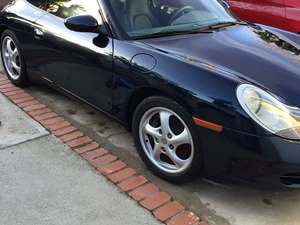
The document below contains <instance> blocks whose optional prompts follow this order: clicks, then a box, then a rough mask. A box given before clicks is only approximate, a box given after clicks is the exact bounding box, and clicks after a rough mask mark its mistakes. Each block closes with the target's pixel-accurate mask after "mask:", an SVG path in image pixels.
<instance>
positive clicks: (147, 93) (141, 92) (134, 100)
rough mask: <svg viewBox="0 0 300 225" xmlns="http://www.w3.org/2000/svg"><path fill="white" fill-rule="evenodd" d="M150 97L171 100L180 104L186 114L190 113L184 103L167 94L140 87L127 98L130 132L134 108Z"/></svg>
mask: <svg viewBox="0 0 300 225" xmlns="http://www.w3.org/2000/svg"><path fill="white" fill-rule="evenodd" d="M151 96H163V97H166V98H169V99H172V100H173V101H175V102H177V103H178V104H181V105H182V106H183V107H184V108H185V109H186V110H187V111H188V112H190V107H188V105H187V104H186V102H184V101H183V100H181V99H178V98H174V97H172V95H170V94H168V93H167V92H165V91H162V90H160V89H158V88H155V87H142V88H139V89H137V90H135V91H134V92H133V93H132V95H131V96H130V98H129V102H128V109H127V122H128V128H129V129H130V130H131V123H132V119H133V114H134V112H135V110H136V108H137V107H138V105H139V104H140V103H141V102H142V101H144V100H145V99H146V98H149V97H151Z"/></svg>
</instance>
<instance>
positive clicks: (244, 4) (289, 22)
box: [227, 0, 300, 34]
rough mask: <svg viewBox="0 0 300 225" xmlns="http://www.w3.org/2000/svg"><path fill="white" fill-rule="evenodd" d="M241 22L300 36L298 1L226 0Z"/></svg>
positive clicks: (299, 4) (299, 8) (299, 3)
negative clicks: (270, 27) (269, 27)
mask: <svg viewBox="0 0 300 225" xmlns="http://www.w3.org/2000/svg"><path fill="white" fill-rule="evenodd" d="M227 2H228V3H229V5H230V7H231V10H232V11H233V12H234V13H235V14H236V15H237V16H238V17H239V18H241V19H242V20H247V21H249V22H253V23H260V24H265V25H269V26H273V27H277V28H281V29H284V30H288V31H291V32H295V33H299V34H300V0H227Z"/></svg>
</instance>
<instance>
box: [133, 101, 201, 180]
mask: <svg viewBox="0 0 300 225" xmlns="http://www.w3.org/2000/svg"><path fill="white" fill-rule="evenodd" d="M154 107H164V108H167V109H169V110H172V111H174V112H175V113H176V114H177V115H178V116H179V117H180V118H181V119H182V120H183V121H184V122H185V123H186V125H187V126H188V128H189V130H190V133H191V136H192V138H193V143H194V158H193V161H192V163H191V165H190V166H189V167H188V169H186V170H185V171H183V172H182V173H178V174H171V173H166V172H165V171H162V170H160V169H159V168H158V167H157V166H155V165H154V164H153V163H152V162H151V160H150V159H149V158H148V156H147V155H146V153H145V152H144V149H143V147H142V144H141V140H140V135H139V132H140V131H139V127H140V121H141V118H142V117H143V115H144V113H146V112H147V111H148V110H149V109H151V108H154ZM132 131H133V137H134V141H135V144H136V148H137V151H138V153H139V155H140V157H141V158H142V160H143V161H144V162H145V164H146V165H147V166H148V167H149V168H150V169H151V170H152V171H153V172H154V173H156V174H157V175H159V176H160V177H162V178H163V179H166V180H168V181H171V182H173V183H182V182H186V181H188V180H190V179H192V178H194V177H196V176H197V175H200V174H201V170H202V164H203V163H202V161H203V154H202V151H201V143H200V138H199V135H197V133H196V128H195V125H194V123H193V122H192V116H191V115H190V114H189V113H188V112H187V111H186V110H185V108H184V107H182V106H181V105H179V104H178V103H177V102H175V101H173V100H171V99H169V98H166V97H161V96H154V97H149V98H147V99H145V100H144V101H142V102H141V103H140V104H139V106H138V107H137V109H136V110H135V113H134V116H133V121H132Z"/></svg>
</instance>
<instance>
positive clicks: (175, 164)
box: [132, 97, 202, 183]
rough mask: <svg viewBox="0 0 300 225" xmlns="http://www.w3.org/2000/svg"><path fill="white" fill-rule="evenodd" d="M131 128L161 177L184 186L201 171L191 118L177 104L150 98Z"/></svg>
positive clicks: (147, 160)
mask: <svg viewBox="0 0 300 225" xmlns="http://www.w3.org/2000/svg"><path fill="white" fill-rule="evenodd" d="M132 127H133V134H134V139H135V143H136V146H137V150H138V152H139V155H140V156H141V158H142V159H143V160H144V162H145V163H146V165H147V166H148V167H149V168H150V169H151V170H152V171H153V172H155V173H156V174H157V175H159V176H160V177H162V178H164V179H166V180H169V181H171V182H176V183H181V182H184V181H187V180H189V179H191V178H193V177H195V176H196V175H198V174H199V173H200V172H201V166H202V163H201V161H202V154H201V151H200V148H199V147H200V143H199V140H198V136H197V135H196V134H195V131H194V130H195V129H194V124H193V122H192V117H191V115H190V114H189V113H188V112H187V111H186V110H185V109H184V108H183V107H182V106H180V105H179V104H178V103H176V102H175V101H173V100H171V99H168V98H165V97H150V98H147V99H146V100H144V101H143V102H142V103H141V104H140V105H139V106H138V108H137V109H136V112H135V114H134V118H133V124H132Z"/></svg>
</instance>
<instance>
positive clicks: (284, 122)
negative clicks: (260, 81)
mask: <svg viewBox="0 0 300 225" xmlns="http://www.w3.org/2000/svg"><path fill="white" fill-rule="evenodd" d="M237 97H238V100H239V102H240V104H241V106H242V107H243V109H244V110H245V111H246V112H247V113H248V114H249V116H250V117H251V118H252V119H253V120H254V121H256V122H257V123H258V124H260V125H261V126H262V127H264V128H265V129H267V130H268V131H270V132H271V133H273V134H276V135H278V136H280V137H283V138H287V139H294V140H300V109H299V108H296V107H290V106H287V105H285V104H283V103H281V102H280V101H279V100H278V99H277V98H275V97H273V96H272V95H271V94H269V93H268V92H266V91H264V90H262V89H260V88H258V87H256V86H253V85H249V84H242V85H240V86H239V87H238V89H237Z"/></svg>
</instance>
